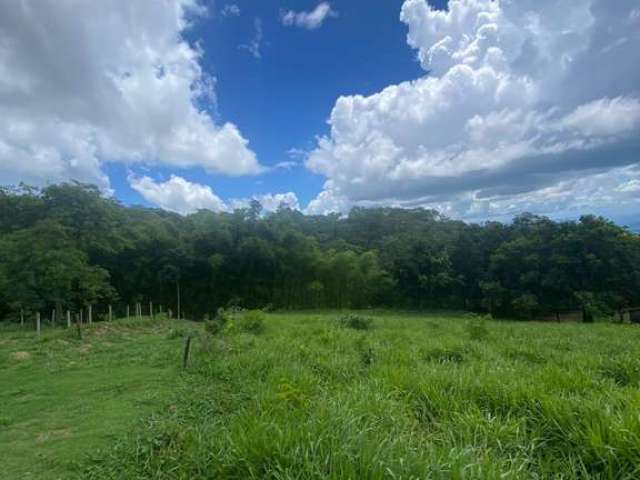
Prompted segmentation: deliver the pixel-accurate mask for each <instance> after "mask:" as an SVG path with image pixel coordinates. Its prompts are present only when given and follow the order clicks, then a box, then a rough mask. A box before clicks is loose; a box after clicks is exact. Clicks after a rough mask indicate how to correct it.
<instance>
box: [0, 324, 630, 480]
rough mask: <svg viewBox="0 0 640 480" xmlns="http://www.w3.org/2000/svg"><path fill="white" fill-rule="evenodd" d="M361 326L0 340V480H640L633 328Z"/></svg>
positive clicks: (161, 328)
mask: <svg viewBox="0 0 640 480" xmlns="http://www.w3.org/2000/svg"><path fill="white" fill-rule="evenodd" d="M368 315H370V316H371V317H372V318H373V324H372V326H371V328H369V329H366V330H355V329H352V328H345V327H344V326H341V325H340V324H339V323H338V322H337V321H336V318H337V317H338V316H339V314H337V313H296V314H269V315H268V316H267V317H266V321H265V330H264V332H262V333H246V332H243V331H242V330H241V329H239V328H227V329H225V330H224V331H223V332H220V333H219V334H217V335H215V336H211V335H209V334H207V333H205V332H204V330H203V329H202V328H200V327H201V326H200V325H197V324H192V323H184V322H183V323H176V322H175V321H174V322H171V321H168V320H156V321H154V322H150V321H148V320H146V321H143V322H128V323H127V322H123V321H120V320H118V321H115V322H114V323H113V325H105V324H100V325H99V326H94V327H93V330H92V331H91V332H88V333H87V334H86V335H85V338H84V339H83V340H77V339H75V338H73V334H72V333H69V332H66V331H62V330H60V331H51V332H45V334H44V336H43V338H42V339H41V340H36V339H34V338H33V334H32V333H31V332H29V334H26V333H22V332H18V331H17V330H15V329H13V330H5V331H1V332H0V335H1V336H0V362H1V363H0V371H1V372H2V373H1V374H0V406H1V410H0V451H2V452H3V453H2V468H1V469H0V477H1V478H11V479H15V478H73V476H74V475H75V476H77V477H80V478H94V479H109V478H112V479H123V478H154V479H165V478H166V479H198V478H202V479H204V478H211V479H213V478H216V479H218V478H221V479H224V478H229V479H247V478H271V479H294V478H295V479H309V478H312V479H324V478H335V479H338V478H340V479H348V478H351V479H361V478H363V479H377V478H380V479H382V478H390V479H400V478H403V479H409V478H416V479H417V478H443V479H445V478H446V479H449V478H465V479H466V478H541V479H543V478H544V479H547V478H628V479H631V478H640V389H639V388H640V329H638V328H637V327H634V326H630V325H614V324H604V323H602V324H600V323H596V324H552V323H550V324H544V323H533V322H532V323H517V322H497V321H481V320H478V319H473V318H469V317H467V316H464V315H454V314H449V315H443V314H433V315H426V314H424V315H410V314H397V313H391V312H387V313H385V312H380V313H371V314H368ZM187 333H191V334H192V335H194V338H195V340H194V348H193V352H192V359H191V363H190V366H189V367H188V369H187V370H186V371H182V369H181V367H180V361H181V358H180V357H181V346H182V345H183V343H184V338H183V336H184V335H185V334H187ZM20 352H26V353H27V355H25V354H24V353H20ZM28 472H30V473H28Z"/></svg>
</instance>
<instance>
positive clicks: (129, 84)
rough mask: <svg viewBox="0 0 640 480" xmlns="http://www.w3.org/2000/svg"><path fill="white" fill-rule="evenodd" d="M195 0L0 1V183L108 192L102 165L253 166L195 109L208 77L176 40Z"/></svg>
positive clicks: (240, 170)
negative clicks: (71, 185) (85, 184)
mask: <svg viewBox="0 0 640 480" xmlns="http://www.w3.org/2000/svg"><path fill="white" fill-rule="evenodd" d="M205 13H206V10H205V9H204V8H203V7H202V6H201V4H200V3H199V2H198V0H166V1H163V2H150V1H136V2H130V1H129V0H105V1H100V2H74V1H70V0H38V1H35V0H24V1H20V2H13V1H9V2H2V3H0V182H1V183H14V182H17V181H21V180H24V181H27V182H31V183H36V184H42V183H47V182H56V181H61V180H66V179H77V180H82V181H89V182H95V183H97V184H99V185H100V186H102V187H105V188H106V187H108V183H109V180H108V178H107V176H106V175H105V174H104V173H103V170H102V167H103V165H104V164H105V163H107V162H125V163H129V164H133V163H144V164H148V165H153V164H163V165H170V166H173V167H178V168H189V167H202V168H204V169H205V170H206V171H208V172H212V173H222V174H228V175H245V174H255V173H258V172H259V171H260V170H261V167H260V165H259V164H258V161H257V159H256V156H255V154H254V153H253V152H252V151H251V150H250V149H249V147H248V144H247V140H246V139H245V138H244V137H243V136H242V135H241V133H240V132H239V130H238V128H237V127H236V126H235V125H234V124H232V123H223V124H216V123H215V122H214V120H213V119H212V117H211V116H210V115H209V113H207V111H205V110H204V109H203V108H201V106H200V105H202V103H203V102H207V103H215V95H214V88H213V87H214V83H215V82H214V79H212V78H210V77H209V76H207V75H206V74H205V72H203V71H202V68H201V66H200V63H199V61H200V57H201V55H202V52H201V51H200V50H199V49H198V47H196V46H193V45H190V44H189V43H187V42H186V41H185V40H184V39H183V37H182V34H183V32H184V31H185V30H187V29H188V28H189V26H190V22H192V21H193V19H195V18H197V17H199V16H202V15H203V14H205Z"/></svg>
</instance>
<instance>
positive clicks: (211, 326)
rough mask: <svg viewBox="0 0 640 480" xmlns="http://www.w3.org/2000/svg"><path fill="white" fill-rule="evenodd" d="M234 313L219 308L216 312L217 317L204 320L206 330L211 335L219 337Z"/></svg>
mask: <svg viewBox="0 0 640 480" xmlns="http://www.w3.org/2000/svg"><path fill="white" fill-rule="evenodd" d="M232 315H233V314H232V313H230V312H228V311H226V310H225V309H224V308H219V309H218V311H217V312H216V316H215V317H213V318H212V319H209V318H208V316H206V317H205V320H204V329H205V331H207V332H208V333H210V334H211V335H217V334H218V333H220V332H221V331H222V329H223V328H224V326H225V325H226V324H227V322H228V321H229V320H230V318H231V317H232Z"/></svg>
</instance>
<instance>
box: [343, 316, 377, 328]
mask: <svg viewBox="0 0 640 480" xmlns="http://www.w3.org/2000/svg"><path fill="white" fill-rule="evenodd" d="M338 324H339V325H340V326H341V327H342V328H352V329H354V330H369V329H371V327H372V326H373V319H371V318H369V317H364V316H362V315H356V314H353V313H348V314H346V315H342V316H341V317H340V318H339V319H338Z"/></svg>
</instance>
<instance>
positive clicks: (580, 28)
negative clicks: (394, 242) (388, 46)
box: [306, 0, 640, 217]
mask: <svg viewBox="0 0 640 480" xmlns="http://www.w3.org/2000/svg"><path fill="white" fill-rule="evenodd" d="M636 10H637V1H635V0H619V1H616V2H610V1H608V0H575V1H571V2H557V1H555V0H518V1H509V0H450V1H449V4H448V9H446V10H438V9H435V8H433V7H432V6H431V5H430V4H429V3H428V2H427V1H425V0H405V2H404V4H403V6H402V10H401V15H400V18H401V20H402V22H404V23H405V24H406V25H407V26H408V29H409V31H408V36H407V41H408V43H409V45H410V46H411V47H413V48H414V49H416V51H417V56H418V59H419V61H420V64H421V66H422V67H423V68H424V70H425V75H424V76H423V77H422V78H419V79H417V80H414V81H408V82H404V83H400V84H398V85H390V86H388V87H387V88H385V89H383V90H382V91H380V92H379V93H376V94H374V95H371V96H366V97H365V96H361V95H354V96H347V97H340V98H339V99H338V100H337V101H336V103H335V106H334V107H333V110H332V112H331V116H330V118H329V124H330V127H331V130H330V134H329V135H327V136H325V137H321V138H320V139H319V141H318V145H317V147H316V149H315V150H314V151H312V152H311V154H310V155H309V158H308V159H307V161H306V165H307V167H308V168H309V169H311V170H312V171H313V172H316V173H319V174H322V175H324V176H326V177H327V181H326V184H325V188H324V190H323V191H322V192H321V193H320V195H319V196H318V197H317V198H316V199H315V200H313V201H312V202H311V203H310V205H309V207H308V208H309V210H310V211H314V212H323V211H330V210H345V209H348V208H349V207H351V206H353V205H357V204H359V205H379V204H384V205H407V206H416V205H425V206H439V207H441V208H443V209H446V210H447V211H448V212H449V213H451V214H453V215H456V216H464V217H473V216H476V215H477V214H478V212H482V214H484V215H486V216H495V215H500V214H502V213H503V212H504V211H505V210H508V211H510V212H516V211H517V210H518V209H519V208H522V209H534V208H535V207H536V206H538V207H540V208H541V209H546V210H548V209H556V208H564V209H572V208H574V207H577V206H582V207H585V208H586V205H587V204H586V203H584V202H582V201H580V200H579V198H581V190H588V189H591V187H589V188H587V185H590V186H592V185H593V182H594V181H595V180H594V179H599V180H600V181H602V180H603V179H604V178H606V179H607V182H609V183H608V184H609V185H610V186H611V192H610V193H609V194H608V195H597V196H594V197H593V198H597V199H598V202H600V203H599V205H604V204H605V203H607V202H609V203H611V204H615V203H616V202H617V198H618V197H617V196H616V195H618V196H621V195H622V192H620V191H618V190H616V188H615V185H616V184H615V182H616V181H624V180H623V177H624V178H627V181H630V180H631V178H628V177H629V176H630V175H631V176H632V175H635V173H633V174H632V173H629V172H630V171H629V172H627V174H625V175H621V174H620V173H619V172H621V171H622V170H620V169H624V168H627V167H629V168H632V167H634V166H637V165H638V164H639V162H640V57H638V47H637V46H638V45H640V29H639V28H638V25H637V15H636V13H634V12H635V11H636ZM632 170H633V168H632ZM625 171H626V170H625ZM612 172H614V173H612ZM633 172H635V170H633ZM558 189H560V190H561V191H562V192H564V193H563V194H562V195H560V194H559V193H558V194H556V193H557V190H558ZM550 192H554V195H553V198H555V199H556V204H554V205H553V206H552V205H551V204H550V203H549V202H545V201H543V200H545V199H546V198H550V197H551V196H552V195H551V193H550ZM620 198H622V197H620ZM627 200H629V201H632V200H633V199H630V198H627V197H625V201H627ZM590 204H593V202H591V203H590ZM542 213H544V212H542Z"/></svg>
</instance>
